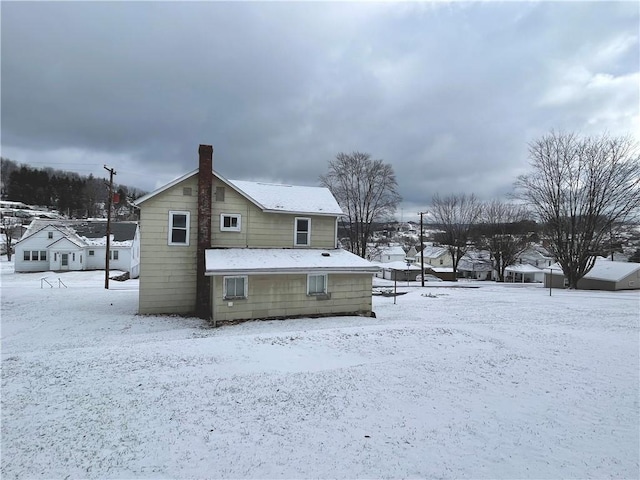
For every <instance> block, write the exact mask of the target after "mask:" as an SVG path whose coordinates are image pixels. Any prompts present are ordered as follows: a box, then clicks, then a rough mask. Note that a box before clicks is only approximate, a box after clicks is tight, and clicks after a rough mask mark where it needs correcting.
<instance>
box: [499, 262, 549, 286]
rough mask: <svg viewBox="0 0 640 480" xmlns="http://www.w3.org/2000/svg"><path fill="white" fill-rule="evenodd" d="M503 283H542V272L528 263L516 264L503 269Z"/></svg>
mask: <svg viewBox="0 0 640 480" xmlns="http://www.w3.org/2000/svg"><path fill="white" fill-rule="evenodd" d="M504 281H505V282H512V283H536V282H543V281H544V270H542V269H540V268H538V267H534V266H533V265H529V264H528V263H516V264H514V265H509V266H508V267H507V268H505V269H504Z"/></svg>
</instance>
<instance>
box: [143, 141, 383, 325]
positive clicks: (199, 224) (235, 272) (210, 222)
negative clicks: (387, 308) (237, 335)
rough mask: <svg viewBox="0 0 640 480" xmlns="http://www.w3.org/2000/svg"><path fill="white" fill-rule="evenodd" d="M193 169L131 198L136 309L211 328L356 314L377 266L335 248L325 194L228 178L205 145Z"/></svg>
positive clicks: (363, 310) (366, 300) (367, 303)
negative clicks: (136, 250) (137, 235)
mask: <svg viewBox="0 0 640 480" xmlns="http://www.w3.org/2000/svg"><path fill="white" fill-rule="evenodd" d="M198 153H199V164H198V168H197V169H196V170H194V171H192V172H190V173H187V174H185V175H183V176H182V177H180V178H177V179H175V180H173V181H172V182H170V183H168V184H167V185H165V186H163V187H161V188H159V189H158V190H156V191H154V192H151V193H150V194H148V195H145V196H144V197H142V198H140V199H138V200H137V201H136V204H137V205H138V206H139V207H140V229H141V258H140V294H139V295H140V296H139V312H140V313H142V314H157V313H176V314H194V313H195V314H197V315H198V316H200V317H202V318H211V319H213V321H214V322H228V321H235V320H248V319H265V318H283V317H295V316H315V315H318V316H320V315H337V314H365V315H370V314H371V309H372V303H371V294H372V277H373V274H374V273H375V272H377V270H378V267H376V266H375V265H373V264H371V263H370V262H368V261H367V260H364V259H362V258H360V257H358V256H357V255H354V254H351V253H349V252H347V251H344V250H342V249H339V248H338V240H337V225H338V217H340V216H341V215H343V212H342V210H341V209H340V207H339V205H338V203H337V202H336V200H335V198H334V197H333V195H331V193H330V192H329V190H328V189H326V188H320V187H304V186H292V185H275V184H269V183H260V182H249V181H239V180H228V179H226V178H224V177H223V176H221V175H220V174H218V173H216V172H214V171H213V147H211V146H210V145H200V148H199V150H198Z"/></svg>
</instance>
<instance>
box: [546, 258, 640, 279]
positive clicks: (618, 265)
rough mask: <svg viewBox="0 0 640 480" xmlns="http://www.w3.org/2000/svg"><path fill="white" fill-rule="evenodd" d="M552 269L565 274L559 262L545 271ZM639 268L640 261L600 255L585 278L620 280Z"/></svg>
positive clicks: (556, 272)
mask: <svg viewBox="0 0 640 480" xmlns="http://www.w3.org/2000/svg"><path fill="white" fill-rule="evenodd" d="M551 269H553V274H554V275H563V273H562V267H561V266H560V264H559V263H554V264H553V265H551V266H550V267H547V268H545V269H544V271H545V272H546V273H549V272H550V271H551ZM638 270H640V263H632V262H612V261H611V260H608V259H606V258H602V257H598V258H596V263H595V265H594V266H593V268H592V269H591V270H589V272H588V273H587V274H586V275H585V276H584V277H583V278H590V279H592V280H605V281H610V282H619V281H620V280H622V279H624V278H625V277H627V276H628V275H631V274H632V273H633V272H636V271H638Z"/></svg>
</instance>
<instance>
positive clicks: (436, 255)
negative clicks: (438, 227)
mask: <svg viewBox="0 0 640 480" xmlns="http://www.w3.org/2000/svg"><path fill="white" fill-rule="evenodd" d="M422 257H424V264H425V265H430V266H433V267H452V266H453V259H452V258H451V254H450V253H449V250H448V249H447V248H445V247H441V246H435V245H433V244H432V243H425V246H424V249H423V250H422V253H420V252H417V253H416V255H415V261H416V263H417V264H420V262H421V261H422Z"/></svg>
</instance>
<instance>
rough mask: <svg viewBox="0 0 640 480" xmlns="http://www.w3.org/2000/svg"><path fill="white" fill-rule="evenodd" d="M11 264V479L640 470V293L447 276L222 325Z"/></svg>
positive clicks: (6, 361)
mask: <svg viewBox="0 0 640 480" xmlns="http://www.w3.org/2000/svg"><path fill="white" fill-rule="evenodd" d="M2 268H3V275H2V310H1V313H2V332H1V335H2V445H1V447H2V450H1V455H2V458H1V460H2V462H1V472H0V473H1V474H2V478H3V479H5V478H7V479H9V478H34V477H39V478H63V477H65V478H66V477H69V478H187V477H207V478H230V477H232V478H308V477H314V478H317V477H322V478H325V477H332V478H365V477H366V478H400V477H402V478H406V477H414V478H416V477H427V478H460V477H474V478H515V477H518V478H560V477H562V478H609V477H616V478H638V475H639V473H638V472H639V468H640V467H639V451H640V440H639V437H640V434H639V426H638V425H639V419H640V410H639V408H640V407H639V401H638V396H639V390H640V389H639V380H638V376H639V365H640V361H639V353H638V352H639V316H640V297H639V295H638V293H637V292H631V293H630V292H617V293H605V292H584V291H575V292H573V291H571V292H570V291H558V292H555V291H554V292H553V296H551V297H549V292H548V290H545V289H543V288H541V287H539V286H529V285H525V286H523V285H495V284H492V283H477V284H473V285H475V286H479V288H450V286H449V285H447V284H446V283H444V284H438V286H437V287H431V288H424V289H421V288H405V290H408V291H409V293H408V294H406V295H403V296H400V297H398V298H397V304H396V305H394V304H393V298H390V297H374V306H375V311H376V313H377V315H378V318H376V319H372V318H360V317H345V318H326V319H300V320H287V321H270V322H250V323H245V324H242V325H236V326H229V327H223V328H218V329H211V328H208V327H207V326H206V325H204V324H203V323H202V322H201V321H200V320H197V319H186V318H179V317H147V316H144V317H143V316H137V315H136V314H135V312H136V309H137V283H136V281H132V280H130V281H127V282H124V283H118V282H111V285H112V289H111V290H108V291H107V290H104V288H103V276H102V275H103V272H77V273H66V274H63V275H58V274H49V276H50V278H53V279H55V278H58V277H60V278H62V279H63V281H64V283H65V284H66V285H67V286H68V288H66V289H65V288H46V289H41V288H40V277H42V276H46V275H40V274H15V273H13V271H12V267H11V264H8V263H6V262H3V263H2Z"/></svg>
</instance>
